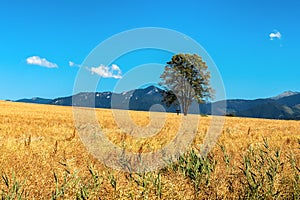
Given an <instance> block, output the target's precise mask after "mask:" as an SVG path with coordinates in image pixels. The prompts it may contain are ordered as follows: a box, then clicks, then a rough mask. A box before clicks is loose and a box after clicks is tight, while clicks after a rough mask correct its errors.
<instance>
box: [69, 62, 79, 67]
mask: <svg viewBox="0 0 300 200" xmlns="http://www.w3.org/2000/svg"><path fill="white" fill-rule="evenodd" d="M69 66H70V67H81V65H79V64H76V63H74V62H73V61H69Z"/></svg>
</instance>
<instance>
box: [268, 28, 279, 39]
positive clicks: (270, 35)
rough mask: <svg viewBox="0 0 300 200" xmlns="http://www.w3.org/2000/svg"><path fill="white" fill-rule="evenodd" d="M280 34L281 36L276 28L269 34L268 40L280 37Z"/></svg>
mask: <svg viewBox="0 0 300 200" xmlns="http://www.w3.org/2000/svg"><path fill="white" fill-rule="evenodd" d="M281 36H282V35H281V33H280V32H279V31H277V30H275V31H273V32H271V33H270V34H269V37H270V40H274V39H281Z"/></svg>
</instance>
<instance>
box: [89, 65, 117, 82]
mask: <svg viewBox="0 0 300 200" xmlns="http://www.w3.org/2000/svg"><path fill="white" fill-rule="evenodd" d="M89 70H90V71H91V72H92V73H93V74H98V75H99V76H101V77H103V78H115V79H120V78H122V71H121V69H120V68H119V67H118V66H117V65H115V64H113V65H112V66H111V67H110V66H105V65H102V64H101V65H100V66H98V67H92V68H91V69H89Z"/></svg>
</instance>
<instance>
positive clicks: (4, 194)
mask: <svg viewBox="0 0 300 200" xmlns="http://www.w3.org/2000/svg"><path fill="white" fill-rule="evenodd" d="M2 180H3V182H4V185H5V187H6V188H5V189H2V191H1V199H2V200H11V199H26V198H27V195H28V194H27V193H26V192H25V190H24V189H23V185H25V182H26V181H25V180H24V181H22V182H20V181H19V180H17V179H16V176H15V173H14V171H12V178H11V179H10V178H9V177H8V176H7V174H5V173H4V174H2Z"/></svg>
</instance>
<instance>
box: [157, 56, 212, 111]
mask: <svg viewBox="0 0 300 200" xmlns="http://www.w3.org/2000/svg"><path fill="white" fill-rule="evenodd" d="M160 78H161V79H162V82H161V83H160V84H161V85H163V86H165V87H166V88H167V89H168V92H167V93H166V95H165V96H164V102H165V103H166V104H167V105H171V104H173V103H176V102H179V104H180V106H181V109H182V111H183V113H184V115H187V113H188V109H189V107H190V105H191V103H192V102H193V101H194V100H195V101H196V102H198V103H203V102H204V101H205V100H206V99H209V98H212V97H213V89H212V88H211V86H210V72H209V70H208V67H207V65H206V63H205V62H204V61H203V60H202V58H201V57H200V56H199V55H197V54H176V55H174V56H173V57H172V59H171V61H169V62H167V66H165V70H164V72H163V73H162V74H161V76H160Z"/></svg>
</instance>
